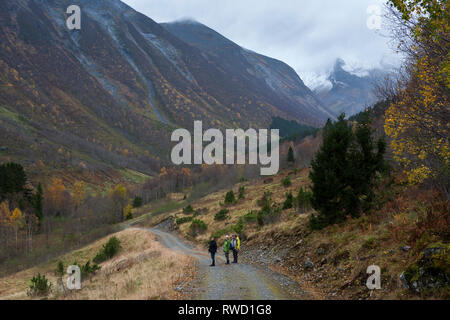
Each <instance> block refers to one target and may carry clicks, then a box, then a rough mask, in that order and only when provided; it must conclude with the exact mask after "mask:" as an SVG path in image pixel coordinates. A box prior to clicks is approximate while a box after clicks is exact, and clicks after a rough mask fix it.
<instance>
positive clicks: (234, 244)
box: [231, 234, 241, 263]
mask: <svg viewBox="0 0 450 320" xmlns="http://www.w3.org/2000/svg"><path fill="white" fill-rule="evenodd" d="M240 247H241V240H240V239H239V237H238V236H237V235H236V234H233V238H232V239H231V250H233V263H238V253H239V249H240Z"/></svg>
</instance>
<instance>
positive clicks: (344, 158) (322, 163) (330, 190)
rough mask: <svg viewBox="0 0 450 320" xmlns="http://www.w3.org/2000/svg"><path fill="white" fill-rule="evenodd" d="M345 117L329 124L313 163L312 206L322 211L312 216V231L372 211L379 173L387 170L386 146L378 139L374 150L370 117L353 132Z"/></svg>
mask: <svg viewBox="0 0 450 320" xmlns="http://www.w3.org/2000/svg"><path fill="white" fill-rule="evenodd" d="M344 117H345V115H343V114H342V115H341V116H339V118H338V121H337V122H335V123H332V122H331V121H328V122H327V124H326V126H325V128H324V133H323V144H322V147H321V149H320V150H319V152H318V153H317V155H316V157H315V159H314V160H313V161H312V170H311V172H310V178H311V181H312V182H313V186H312V188H311V190H312V193H313V194H312V198H311V204H312V206H313V208H314V209H316V210H317V211H318V212H319V215H318V216H312V217H311V221H310V225H311V227H312V228H313V229H316V228H323V227H325V226H327V225H329V224H335V223H339V222H341V221H343V220H344V219H345V218H346V217H347V216H348V215H351V216H352V217H357V216H359V215H360V213H361V212H362V211H365V210H367V209H368V208H370V205H371V203H372V200H373V196H374V192H373V189H374V186H375V184H376V176H377V172H382V171H383V170H384V169H385V165H384V160H383V155H384V152H385V144H384V141H383V140H379V141H378V144H377V149H378V150H377V152H374V151H373V150H374V142H373V139H372V136H371V130H370V125H369V121H368V118H367V119H365V120H363V121H362V122H361V123H360V124H358V125H357V128H356V130H355V132H353V130H352V127H351V126H349V125H348V124H347V121H345V119H344Z"/></svg>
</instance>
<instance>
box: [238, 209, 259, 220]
mask: <svg viewBox="0 0 450 320" xmlns="http://www.w3.org/2000/svg"><path fill="white" fill-rule="evenodd" d="M257 216H258V212H257V211H250V212H249V213H247V214H246V215H244V216H243V217H242V218H243V220H244V222H246V223H252V222H256V219H257Z"/></svg>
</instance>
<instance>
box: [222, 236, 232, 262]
mask: <svg viewBox="0 0 450 320" xmlns="http://www.w3.org/2000/svg"><path fill="white" fill-rule="evenodd" d="M230 245H231V243H230V237H229V236H228V235H226V236H225V243H224V244H223V252H224V253H225V258H226V259H227V263H225V264H230Z"/></svg>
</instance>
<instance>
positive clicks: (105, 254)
mask: <svg viewBox="0 0 450 320" xmlns="http://www.w3.org/2000/svg"><path fill="white" fill-rule="evenodd" d="M119 249H120V240H119V239H117V238H116V237H111V238H109V240H108V242H107V243H106V244H105V245H103V248H102V249H100V251H99V252H98V253H97V255H96V256H95V257H94V259H93V261H94V262H95V263H102V262H103V261H106V260H108V259H111V258H112V257H113V256H114V255H115V254H116V253H117V252H118V251H119Z"/></svg>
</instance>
